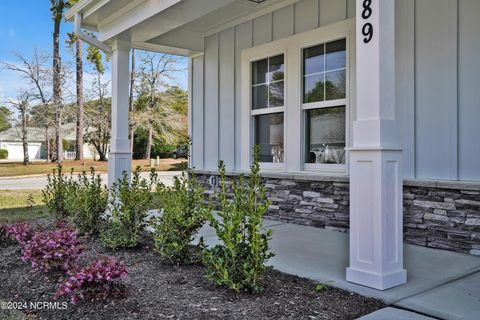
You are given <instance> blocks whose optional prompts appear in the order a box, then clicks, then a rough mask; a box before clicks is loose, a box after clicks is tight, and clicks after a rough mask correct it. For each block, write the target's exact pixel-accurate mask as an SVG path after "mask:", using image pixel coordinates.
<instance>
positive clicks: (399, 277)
mask: <svg viewBox="0 0 480 320" xmlns="http://www.w3.org/2000/svg"><path fill="white" fill-rule="evenodd" d="M347 281H349V282H353V283H356V284H360V285H362V286H367V287H370V288H374V289H378V290H387V289H390V288H393V287H396V286H399V285H402V284H404V283H406V282H407V271H406V270H404V269H402V270H398V271H394V272H391V273H383V274H377V273H371V272H368V271H365V270H359V269H354V268H347Z"/></svg>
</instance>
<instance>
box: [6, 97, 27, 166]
mask: <svg viewBox="0 0 480 320" xmlns="http://www.w3.org/2000/svg"><path fill="white" fill-rule="evenodd" d="M30 99H31V96H30V94H29V93H27V92H22V93H21V94H19V96H18V97H17V99H10V101H9V103H10V105H11V106H12V107H13V108H14V109H15V110H16V111H17V112H18V119H19V126H17V128H18V127H20V131H19V132H18V131H17V132H18V133H19V137H20V139H21V140H22V147H23V164H24V165H27V164H29V163H30V158H29V155H28V132H27V125H28V113H29V111H30Z"/></svg>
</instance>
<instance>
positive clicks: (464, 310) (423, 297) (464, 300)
mask: <svg viewBox="0 0 480 320" xmlns="http://www.w3.org/2000/svg"><path fill="white" fill-rule="evenodd" d="M396 305H397V306H400V307H404V308H407V309H410V310H416V311H418V312H421V313H424V314H429V315H432V316H435V317H438V318H441V319H452V320H457V319H458V320H460V319H462V320H467V319H468V320H478V319H480V272H477V273H475V274H473V275H471V276H468V277H465V278H462V279H459V280H456V281H453V282H450V283H447V284H444V285H442V286H440V287H438V288H435V289H433V290H430V291H427V292H425V293H422V294H419V295H416V296H414V297H411V298H408V299H405V300H402V301H400V302H398V303H396Z"/></svg>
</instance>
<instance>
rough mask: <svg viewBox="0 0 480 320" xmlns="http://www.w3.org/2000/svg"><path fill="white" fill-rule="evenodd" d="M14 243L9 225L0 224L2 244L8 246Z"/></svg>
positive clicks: (0, 240) (0, 242)
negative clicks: (8, 228)
mask: <svg viewBox="0 0 480 320" xmlns="http://www.w3.org/2000/svg"><path fill="white" fill-rule="evenodd" d="M12 243H13V239H12V237H11V236H10V235H9V234H8V231H7V226H6V225H4V224H0V246H1V247H6V246H8V245H10V244H12Z"/></svg>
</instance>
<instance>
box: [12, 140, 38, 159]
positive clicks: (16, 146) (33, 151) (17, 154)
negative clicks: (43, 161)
mask: <svg viewBox="0 0 480 320" xmlns="http://www.w3.org/2000/svg"><path fill="white" fill-rule="evenodd" d="M5 149H7V150H8V160H22V161H23V147H22V144H21V143H14V142H9V143H5ZM28 156H29V157H30V160H33V159H39V158H40V144H36V143H35V144H29V145H28Z"/></svg>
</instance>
